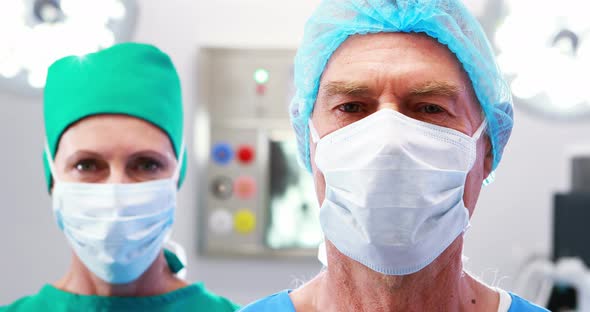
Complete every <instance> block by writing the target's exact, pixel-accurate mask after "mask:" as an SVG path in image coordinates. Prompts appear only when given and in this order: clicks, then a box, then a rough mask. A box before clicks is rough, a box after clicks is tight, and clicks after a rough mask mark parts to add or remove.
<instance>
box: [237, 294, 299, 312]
mask: <svg viewBox="0 0 590 312" xmlns="http://www.w3.org/2000/svg"><path fill="white" fill-rule="evenodd" d="M289 292H290V290H283V291H281V292H279V293H276V294H274V295H271V296H268V297H266V298H263V299H260V300H258V301H256V302H253V303H251V304H249V305H247V306H245V307H244V308H242V309H241V310H240V312H295V307H294V306H293V302H292V301H291V298H290V297H289Z"/></svg>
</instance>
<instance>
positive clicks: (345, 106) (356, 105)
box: [338, 103, 362, 113]
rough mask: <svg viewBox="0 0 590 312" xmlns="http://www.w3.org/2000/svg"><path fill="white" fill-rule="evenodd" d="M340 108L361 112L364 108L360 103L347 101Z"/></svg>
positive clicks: (347, 111)
mask: <svg viewBox="0 0 590 312" xmlns="http://www.w3.org/2000/svg"><path fill="white" fill-rule="evenodd" d="M338 110H340V111H342V112H345V113H359V112H360V111H361V110H362V106H361V104H360V103H346V104H342V105H340V106H338Z"/></svg>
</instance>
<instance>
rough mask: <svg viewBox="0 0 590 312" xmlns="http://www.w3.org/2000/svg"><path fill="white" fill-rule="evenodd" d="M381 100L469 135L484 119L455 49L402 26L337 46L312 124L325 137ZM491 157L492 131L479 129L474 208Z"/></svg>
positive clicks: (470, 197)
mask: <svg viewBox="0 0 590 312" xmlns="http://www.w3.org/2000/svg"><path fill="white" fill-rule="evenodd" d="M384 108H389V109H393V110H396V111H398V112H400V113H402V114H404V115H406V116H408V117H411V118H414V119H417V120H420V121H424V122H428V123H431V124H435V125H438V126H442V127H447V128H451V129H455V130H457V131H460V132H462V133H464V134H466V135H468V136H472V135H473V133H474V132H475V131H476V130H477V128H478V127H479V126H480V125H481V123H482V121H483V120H484V119H483V116H482V113H481V109H480V106H479V104H478V102H477V98H476V96H475V94H474V92H473V88H472V86H471V82H470V80H469V78H468V76H467V74H466V73H465V72H464V71H463V68H462V66H461V64H460V63H459V61H458V60H457V59H456V57H455V56H454V54H453V53H451V52H450V51H449V50H448V49H447V48H446V47H445V46H443V45H442V44H440V43H438V42H437V41H436V40H434V39H432V38H430V37H428V36H426V35H423V34H403V33H381V34H371V35H357V36H352V37H350V38H349V39H347V40H346V41H345V42H344V43H343V44H342V45H341V46H340V47H339V48H338V49H337V50H336V52H334V54H333V55H332V57H331V59H330V61H329V62H328V64H327V66H326V68H325V70H324V73H323V75H322V78H321V80H320V88H319V92H318V97H317V101H316V104H315V107H314V111H313V114H312V121H313V124H314V126H315V128H316V130H317V131H318V134H319V135H320V137H323V136H325V135H327V134H329V133H331V132H333V131H336V130H338V129H340V128H342V127H344V126H346V125H348V124H350V123H353V122H355V121H358V120H360V119H362V118H365V117H367V116H369V115H370V114H372V113H374V112H376V111H378V110H380V109H384ZM392 135H393V134H392ZM401 135H403V134H401ZM315 147H316V146H315V144H314V143H313V142H310V152H311V163H312V170H313V175H314V180H315V184H316V193H317V196H318V201H319V203H320V205H321V204H322V202H323V201H324V193H325V180H324V176H323V174H322V173H321V172H320V171H319V170H318V169H317V167H316V165H315V161H314V157H315ZM492 157H493V156H492V153H491V148H490V143H489V140H488V137H487V136H486V135H482V136H481V138H480V140H479V141H478V143H477V160H476V162H475V165H474V166H473V168H472V169H471V171H470V172H469V174H468V176H467V181H466V185H465V193H464V196H463V200H464V202H465V206H466V207H467V209H468V210H469V214H470V215H472V213H473V209H474V207H475V204H476V202H477V198H478V197H479V192H480V190H481V184H482V181H483V179H484V178H485V177H487V175H488V174H489V172H490V170H491V166H492Z"/></svg>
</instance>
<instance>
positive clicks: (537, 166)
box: [0, 0, 590, 305]
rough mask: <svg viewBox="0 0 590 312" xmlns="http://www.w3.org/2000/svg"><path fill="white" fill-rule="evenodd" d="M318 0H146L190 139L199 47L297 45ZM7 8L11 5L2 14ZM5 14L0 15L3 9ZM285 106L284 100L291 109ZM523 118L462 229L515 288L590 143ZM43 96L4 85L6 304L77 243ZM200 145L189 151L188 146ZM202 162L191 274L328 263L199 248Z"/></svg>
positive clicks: (142, 31) (191, 214)
mask: <svg viewBox="0 0 590 312" xmlns="http://www.w3.org/2000/svg"><path fill="white" fill-rule="evenodd" d="M318 2H319V0H300V1H287V0H274V1H268V0H248V1H244V0H217V1H189V0H167V1H157V0H141V1H140V6H139V9H140V12H139V19H138V24H137V28H136V31H135V35H134V37H133V39H134V40H135V41H140V42H147V43H152V44H155V45H157V46H158V47H160V48H161V49H162V50H163V51H165V52H167V53H169V54H170V55H171V57H172V59H173V61H174V63H175V64H176V67H177V69H178V72H179V74H180V77H181V81H182V86H183V99H184V104H185V115H186V117H185V123H186V126H185V130H186V133H187V138H186V139H187V143H188V145H189V147H192V146H193V141H192V140H193V136H194V133H193V132H192V131H193V124H192V123H193V121H194V118H193V115H194V113H195V110H196V108H197V107H198V105H199V103H197V87H196V86H197V84H198V83H199V81H198V77H197V71H196V53H197V50H198V47H199V46H227V47H286V48H294V47H296V46H297V44H298V42H299V40H300V38H301V35H302V33H303V26H304V23H305V20H306V18H307V17H308V16H309V15H310V14H311V12H312V10H313V8H314V6H315V5H316V4H317V3H318ZM1 14H7V13H6V12H0V15H1ZM0 17H1V16H0ZM285 109H286V108H285ZM515 115H516V116H515V127H514V132H513V136H512V139H511V142H510V143H509V145H508V147H507V150H506V152H505V154H504V155H505V156H504V160H503V162H502V163H501V165H500V168H499V170H498V172H497V181H496V182H494V183H493V184H492V185H490V186H487V187H485V188H484V190H483V191H482V194H481V197H480V200H479V203H478V206H477V208H476V210H475V215H474V217H473V219H472V227H471V228H470V229H469V230H468V232H467V234H466V243H465V250H464V254H465V255H466V256H467V257H468V260H467V262H466V266H467V268H468V269H469V270H470V271H471V272H472V273H473V274H475V275H477V276H480V277H481V278H482V280H483V281H485V282H487V283H490V284H493V285H494V286H499V287H502V288H505V289H508V290H511V289H512V288H513V287H514V281H515V279H516V278H517V276H518V273H519V271H520V270H521V268H522V267H521V266H522V265H523V264H524V261H525V260H526V259H528V258H529V257H531V256H533V255H545V256H548V255H549V254H550V249H551V245H550V242H551V228H552V219H551V215H552V196H553V193H555V192H556V191H565V190H567V189H568V187H569V180H568V179H569V165H568V164H569V162H568V159H567V153H566V150H567V149H568V148H570V147H571V146H573V145H578V144H586V145H590V141H589V139H588V133H590V123H589V122H569V121H564V120H562V121H557V120H554V121H552V120H550V119H547V118H542V117H540V116H537V115H532V114H529V113H528V111H526V110H522V109H520V108H519V103H518V102H516V111H515ZM43 141H44V128H43V106H42V96H41V95H40V94H37V95H22V94H17V93H13V92H8V91H0V142H2V148H1V152H0V165H1V166H2V168H1V169H0V170H1V171H0V172H1V173H2V174H1V175H0V177H1V179H0V199H1V201H0V207H1V210H0V212H1V215H0V305H2V304H6V303H9V302H11V301H13V300H15V299H17V298H19V297H21V296H23V295H26V294H32V293H35V292H37V291H38V290H39V288H40V287H41V286H42V285H43V284H44V283H51V282H53V281H55V280H57V279H58V278H60V277H61V275H62V274H63V273H64V272H65V271H66V269H67V267H68V265H69V261H70V256H71V254H70V251H69V248H68V245H67V243H66V240H65V238H64V237H63V235H62V234H61V233H60V232H59V230H58V228H57V226H56V224H55V223H54V220H53V216H52V213H51V199H50V197H49V196H48V194H47V192H46V188H45V182H44V178H43V167H42V162H41V152H42V149H43ZM190 151H191V152H192V149H191V150H190ZM198 183H199V177H198V176H197V172H196V166H195V164H194V163H189V171H188V175H187V180H186V182H185V184H184V186H183V188H182V190H181V192H180V198H179V207H178V211H177V218H176V224H175V226H174V235H173V236H174V238H175V239H176V240H177V241H178V242H180V243H181V244H182V245H183V246H184V247H185V248H186V249H187V251H188V255H189V262H188V280H190V281H203V282H205V285H206V286H207V287H208V288H209V289H211V290H212V291H214V292H217V293H219V294H221V295H224V296H227V297H229V298H231V299H233V300H235V301H236V302H238V303H242V304H244V303H247V302H249V301H251V300H253V299H256V298H260V297H262V296H265V295H269V294H271V293H273V292H276V291H279V290H282V289H285V288H293V287H296V286H297V285H298V283H300V282H301V281H306V280H308V279H310V278H312V277H313V276H314V275H315V274H316V273H317V272H318V270H319V269H320V264H319V262H318V261H317V260H315V259H307V260H301V259H300V260H293V259H280V260H278V259H274V260H273V259H267V260H262V259H246V258H241V259H220V258H206V257H202V256H199V255H198V253H197V240H198V238H197V232H198V231H197V228H196V227H197V189H198V185H199V184H198Z"/></svg>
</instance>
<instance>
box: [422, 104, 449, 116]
mask: <svg viewBox="0 0 590 312" xmlns="http://www.w3.org/2000/svg"><path fill="white" fill-rule="evenodd" d="M420 111H421V112H422V113H426V114H438V113H443V112H444V111H445V110H444V109H443V108H442V107H440V106H438V105H436V104H426V105H424V106H422V108H421V109H420Z"/></svg>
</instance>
